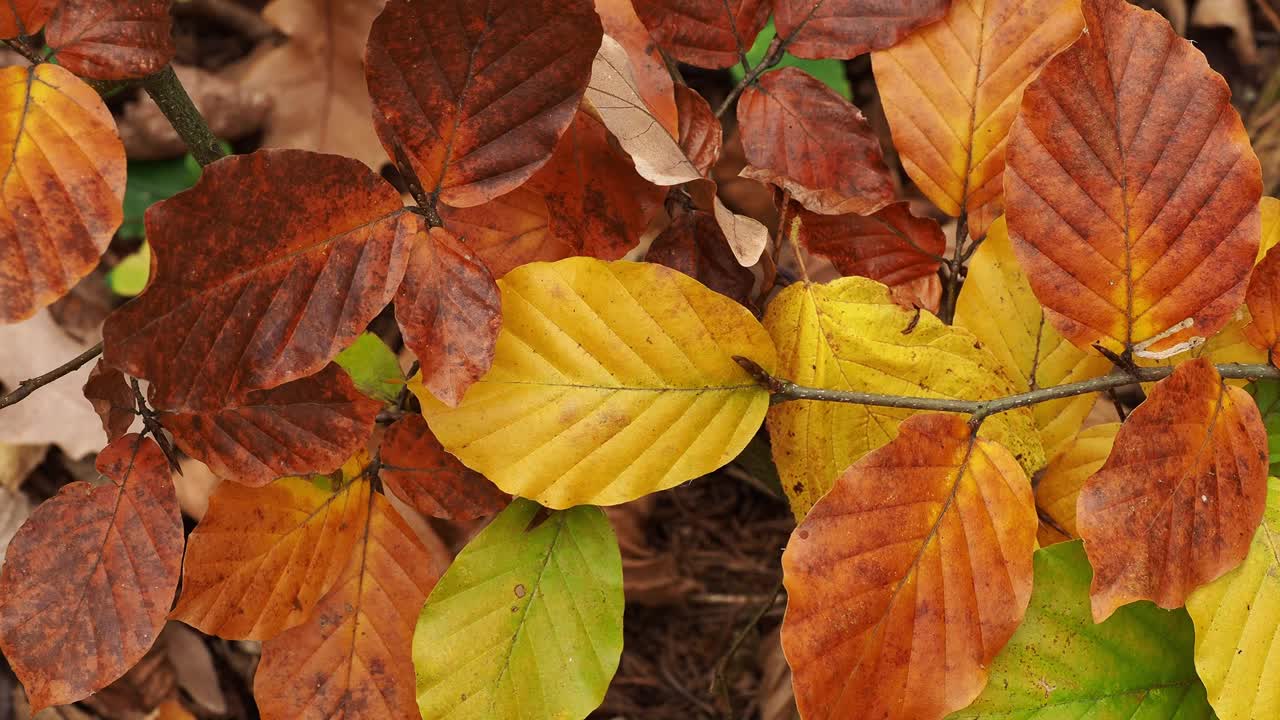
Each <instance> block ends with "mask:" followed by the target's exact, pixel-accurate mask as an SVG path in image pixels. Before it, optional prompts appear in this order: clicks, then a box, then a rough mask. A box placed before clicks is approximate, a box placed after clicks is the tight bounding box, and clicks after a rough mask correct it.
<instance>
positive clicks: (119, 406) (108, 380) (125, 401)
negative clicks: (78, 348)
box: [84, 360, 137, 442]
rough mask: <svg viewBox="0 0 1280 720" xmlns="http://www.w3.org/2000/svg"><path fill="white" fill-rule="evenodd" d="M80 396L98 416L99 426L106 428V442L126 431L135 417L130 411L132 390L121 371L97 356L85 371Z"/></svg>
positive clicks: (132, 401)
mask: <svg viewBox="0 0 1280 720" xmlns="http://www.w3.org/2000/svg"><path fill="white" fill-rule="evenodd" d="M84 396H85V398H87V399H88V400H89V402H90V403H92V404H93V409H94V411H96V412H97V413H98V416H99V417H101V418H102V429H103V430H105V431H106V432H107V442H112V441H114V440H115V439H116V438H118V437H120V436H121V435H124V434H125V433H127V432H129V426H131V425H133V420H134V418H135V417H137V413H136V412H135V411H134V407H135V405H134V397H133V390H132V389H131V388H130V387H129V382H128V381H127V380H125V377H124V373H122V372H120V371H119V370H116V369H115V368H111V367H107V366H106V365H105V364H103V362H102V361H101V360H99V361H98V363H97V364H96V365H94V366H93V370H92V371H90V372H89V379H88V380H86V381H85V383H84Z"/></svg>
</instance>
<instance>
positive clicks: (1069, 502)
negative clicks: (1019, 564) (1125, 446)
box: [1036, 422, 1120, 547]
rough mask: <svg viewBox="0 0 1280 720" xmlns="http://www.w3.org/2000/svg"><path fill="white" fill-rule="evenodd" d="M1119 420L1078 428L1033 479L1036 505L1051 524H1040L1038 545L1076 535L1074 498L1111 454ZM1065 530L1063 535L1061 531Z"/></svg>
mask: <svg viewBox="0 0 1280 720" xmlns="http://www.w3.org/2000/svg"><path fill="white" fill-rule="evenodd" d="M1119 429H1120V423H1118V422H1116V423H1105V424H1102V425H1094V426H1093V427H1088V428H1085V429H1084V430H1081V431H1080V432H1079V433H1078V434H1077V435H1076V436H1075V437H1074V438H1072V439H1071V441H1070V442H1068V443H1067V444H1066V445H1065V446H1064V447H1063V449H1062V452H1060V453H1058V455H1057V456H1056V457H1054V458H1053V459H1052V460H1050V461H1049V464H1048V465H1047V466H1046V467H1045V469H1044V472H1042V473H1041V474H1040V478H1039V480H1038V481H1037V482H1036V507H1038V508H1039V509H1040V515H1041V517H1045V518H1048V519H1049V521H1051V522H1052V525H1050V524H1046V523H1043V522H1042V523H1041V524H1040V545H1041V546H1042V547H1043V546H1049V545H1052V544H1054V543H1056V542H1062V541H1064V540H1070V539H1071V538H1077V537H1080V532H1079V530H1077V529H1076V498H1077V497H1079V496H1080V488H1081V487H1083V486H1084V481H1085V480H1088V479H1089V476H1090V475H1092V474H1094V473H1095V472H1097V471H1098V470H1099V469H1100V468H1101V467H1102V465H1103V463H1105V462H1106V461H1107V456H1108V455H1110V454H1111V446H1112V445H1113V444H1114V443H1115V440H1116V431H1118V430H1119ZM1064 530H1065V531H1066V532H1067V535H1066V536H1064V535H1063V534H1062V531H1064Z"/></svg>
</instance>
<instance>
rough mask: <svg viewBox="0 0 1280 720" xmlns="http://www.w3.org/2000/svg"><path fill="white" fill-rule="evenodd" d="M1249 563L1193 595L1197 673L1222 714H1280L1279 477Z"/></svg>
mask: <svg viewBox="0 0 1280 720" xmlns="http://www.w3.org/2000/svg"><path fill="white" fill-rule="evenodd" d="M1268 485H1269V488H1268V493H1267V510H1266V514H1265V515H1264V516H1263V518H1262V525H1261V526H1259V527H1258V532H1257V534H1255V535H1254V536H1253V544H1252V546H1250V548H1249V554H1248V555H1247V556H1246V557H1245V559H1244V562H1243V563H1241V564H1240V566H1239V567H1237V568H1236V569H1235V570H1232V571H1231V572H1229V573H1227V574H1226V575H1223V576H1222V577H1220V578H1218V579H1217V580H1215V581H1213V582H1211V583H1209V584H1208V585H1205V586H1204V587H1202V588H1199V589H1198V590H1196V591H1195V592H1193V593H1191V596H1190V597H1188V598H1187V612H1189V613H1191V620H1192V621H1193V622H1194V623H1195V626H1196V672H1197V673H1199V675H1200V679H1201V680H1203V681H1204V685H1205V688H1207V689H1208V691H1209V704H1211V705H1212V706H1213V709H1214V711H1216V712H1217V714H1218V717H1219V718H1221V720H1261V719H1262V718H1274V717H1280V480H1276V479H1275V478H1271V479H1270V480H1269V481H1268Z"/></svg>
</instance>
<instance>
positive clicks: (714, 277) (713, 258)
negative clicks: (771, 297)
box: [645, 210, 756, 307]
mask: <svg viewBox="0 0 1280 720" xmlns="http://www.w3.org/2000/svg"><path fill="white" fill-rule="evenodd" d="M645 260H646V261H648V262H653V263H658V264H659V265H666V266H667V267H669V268H673V269H675V270H679V271H680V272H682V273H684V274H685V275H688V276H689V277H691V278H694V279H696V280H697V281H698V282H701V283H702V284H703V285H706V286H707V287H709V288H711V289H712V290H715V291H716V292H718V293H720V294H721V295H726V296H728V297H731V298H733V299H734V300H737V301H738V302H740V303H742V304H743V305H745V306H747V307H752V302H751V290H752V288H753V287H754V286H755V282H756V278H755V275H753V274H751V271H750V270H748V269H747V268H744V267H742V266H741V265H739V264H738V261H737V259H735V258H734V257H733V251H732V250H731V249H730V248H729V243H728V241H727V240H725V237H724V233H722V232H720V226H719V225H718V224H717V223H716V219H715V218H714V217H712V215H711V214H710V213H706V212H703V211H701V210H693V211H690V212H687V213H682V214H680V215H677V216H676V218H675V219H674V220H672V221H671V224H670V225H668V226H667V229H666V230H663V231H662V234H661V235H659V236H658V237H657V238H656V239H655V240H654V241H653V245H651V246H650V247H649V252H648V253H647V254H646V255H645Z"/></svg>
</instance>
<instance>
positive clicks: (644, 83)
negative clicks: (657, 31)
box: [595, 0, 719, 136]
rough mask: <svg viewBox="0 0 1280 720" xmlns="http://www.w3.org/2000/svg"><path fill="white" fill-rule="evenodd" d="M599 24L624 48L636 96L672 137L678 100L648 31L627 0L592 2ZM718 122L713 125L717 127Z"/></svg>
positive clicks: (669, 72)
mask: <svg viewBox="0 0 1280 720" xmlns="http://www.w3.org/2000/svg"><path fill="white" fill-rule="evenodd" d="M595 2H596V12H597V13H599V15H600V23H601V24H602V25H603V26H604V32H605V34H606V35H608V36H609V37H611V38H613V39H614V40H617V41H618V44H619V45H621V46H622V47H624V48H626V51H627V57H629V58H631V67H632V69H633V70H634V72H635V74H636V85H637V86H638V88H639V90H640V97H642V98H644V102H645V104H646V105H648V106H649V109H650V110H652V111H653V117H654V118H655V119H656V120H657V121H658V122H659V123H662V127H664V128H666V130H667V132H669V133H671V134H672V135H673V136H674V135H676V134H677V133H678V132H679V127H680V126H679V122H680V120H679V118H680V116H681V115H683V114H684V112H683V111H681V110H679V109H678V108H679V102H680V101H679V99H678V98H676V97H675V94H674V93H675V87H674V86H675V82H674V81H673V80H672V79H671V71H670V70H668V69H667V62H666V61H665V60H663V59H662V51H661V50H659V49H658V44H657V43H656V42H654V40H653V36H652V35H650V34H649V29H648V28H646V27H645V26H644V23H643V22H641V21H640V17H639V16H637V15H636V10H635V7H634V6H633V5H632V4H631V0H595ZM718 124H719V123H717V125H718Z"/></svg>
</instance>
